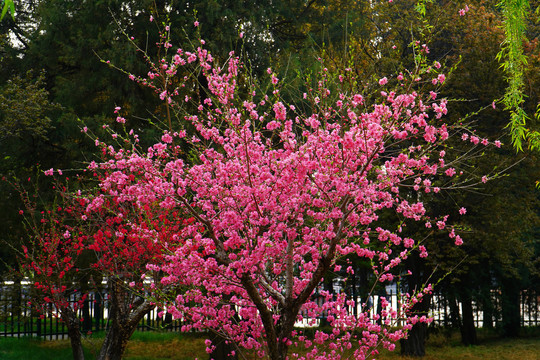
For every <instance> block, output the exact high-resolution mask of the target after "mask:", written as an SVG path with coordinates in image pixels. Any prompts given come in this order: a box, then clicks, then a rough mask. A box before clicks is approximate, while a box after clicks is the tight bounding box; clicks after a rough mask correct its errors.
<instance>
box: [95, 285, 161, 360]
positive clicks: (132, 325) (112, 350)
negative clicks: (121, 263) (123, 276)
mask: <svg viewBox="0 0 540 360" xmlns="http://www.w3.org/2000/svg"><path fill="white" fill-rule="evenodd" d="M109 284H110V286H109V290H110V293H109V295H110V301H111V307H110V310H109V316H110V320H111V326H110V328H109V329H108V330H107V334H106V335H105V341H104V342H103V345H102V346H101V350H100V352H99V355H98V357H97V359H96V360H121V359H122V356H123V355H124V352H125V351H126V347H127V344H128V341H129V338H130V337H131V335H133V332H134V331H135V329H136V328H137V324H138V323H139V321H141V319H142V318H143V317H144V315H146V314H147V313H148V312H150V311H151V310H152V309H153V308H154V307H155V305H153V304H151V303H150V302H148V301H147V300H144V299H141V298H139V299H137V298H136V297H134V295H133V294H131V293H129V292H128V291H127V290H126V289H125V288H124V284H123V283H122V281H120V280H118V279H112V280H111V281H110V283H109Z"/></svg>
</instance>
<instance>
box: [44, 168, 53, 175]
mask: <svg viewBox="0 0 540 360" xmlns="http://www.w3.org/2000/svg"><path fill="white" fill-rule="evenodd" d="M53 173H54V169H53V168H50V169H49V170H45V171H44V174H45V176H52V175H53Z"/></svg>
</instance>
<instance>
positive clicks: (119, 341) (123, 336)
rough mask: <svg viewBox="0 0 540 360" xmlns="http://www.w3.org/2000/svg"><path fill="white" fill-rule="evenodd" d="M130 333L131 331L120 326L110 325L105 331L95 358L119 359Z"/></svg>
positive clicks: (98, 359)
mask: <svg viewBox="0 0 540 360" xmlns="http://www.w3.org/2000/svg"><path fill="white" fill-rule="evenodd" d="M132 334H133V331H131V332H129V331H128V329H124V328H122V327H121V326H118V325H115V324H113V325H111V327H110V328H109V330H108V331H107V335H106V336H105V341H104V342H103V345H102V346H101V350H100V352H99V355H98V357H97V360H121V359H122V356H123V355H124V352H125V351H126V347H127V344H128V340H129V338H130V337H131V335H132Z"/></svg>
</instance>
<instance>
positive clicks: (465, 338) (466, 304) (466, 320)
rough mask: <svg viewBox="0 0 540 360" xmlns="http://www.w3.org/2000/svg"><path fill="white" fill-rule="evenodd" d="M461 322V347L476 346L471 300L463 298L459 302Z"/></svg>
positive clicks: (466, 297) (476, 339) (468, 297)
mask: <svg viewBox="0 0 540 360" xmlns="http://www.w3.org/2000/svg"><path fill="white" fill-rule="evenodd" d="M461 310H462V322H461V328H460V331H461V342H462V343H463V345H477V344H478V338H477V337H476V328H475V326H474V314H473V308H472V299H471V297H470V296H465V297H464V298H463V299H462V301H461Z"/></svg>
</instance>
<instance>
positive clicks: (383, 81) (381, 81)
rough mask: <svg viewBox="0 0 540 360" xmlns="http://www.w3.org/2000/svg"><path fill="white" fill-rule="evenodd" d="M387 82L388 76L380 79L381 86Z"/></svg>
mask: <svg viewBox="0 0 540 360" xmlns="http://www.w3.org/2000/svg"><path fill="white" fill-rule="evenodd" d="M386 83H388V79H387V78H386V77H383V78H382V79H380V80H379V85H381V86H383V85H386Z"/></svg>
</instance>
